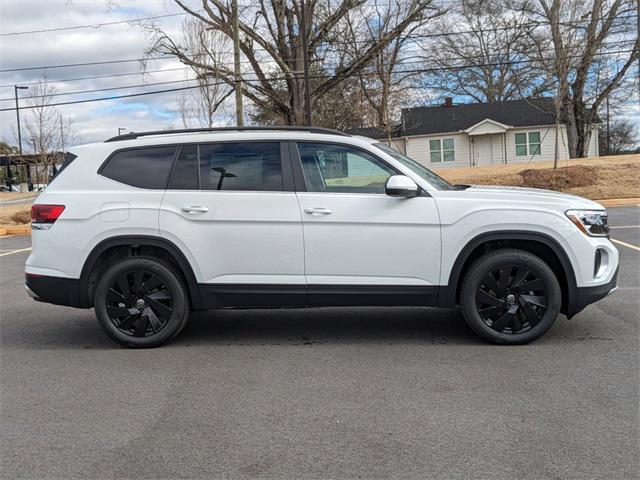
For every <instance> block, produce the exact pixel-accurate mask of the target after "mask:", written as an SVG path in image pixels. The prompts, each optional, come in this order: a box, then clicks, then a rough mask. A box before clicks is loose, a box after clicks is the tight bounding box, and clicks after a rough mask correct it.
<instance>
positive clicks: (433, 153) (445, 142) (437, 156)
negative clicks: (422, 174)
mask: <svg viewBox="0 0 640 480" xmlns="http://www.w3.org/2000/svg"><path fill="white" fill-rule="evenodd" d="M429 154H430V159H431V161H432V162H441V161H443V160H444V161H445V162H453V161H455V159H456V157H455V147H454V143H453V138H445V139H442V140H440V139H438V140H429Z"/></svg>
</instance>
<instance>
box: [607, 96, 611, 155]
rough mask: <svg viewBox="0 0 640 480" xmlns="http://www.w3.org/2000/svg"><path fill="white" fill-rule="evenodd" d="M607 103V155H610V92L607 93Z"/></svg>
mask: <svg viewBox="0 0 640 480" xmlns="http://www.w3.org/2000/svg"><path fill="white" fill-rule="evenodd" d="M606 105H607V155H609V153H610V150H609V144H610V142H609V139H610V138H611V137H609V135H610V133H611V132H610V131H609V130H610V128H609V127H610V126H609V94H608V93H607V104H606Z"/></svg>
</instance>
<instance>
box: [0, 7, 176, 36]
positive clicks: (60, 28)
mask: <svg viewBox="0 0 640 480" xmlns="http://www.w3.org/2000/svg"><path fill="white" fill-rule="evenodd" d="M182 15H187V12H181V13H169V14H167V15H154V16H151V17H139V18H132V19H130V20H118V21H115V22H103V23H94V24H90V25H73V26H70V27H58V28H44V29H41V30H29V31H26V32H8V33H0V37H13V36H16V35H30V34H32V33H48V32H61V31H64V30H80V29H83V28H94V29H98V28H102V27H107V26H109V25H120V24H123V23H132V22H139V21H141V20H156V19H158V18H168V17H177V16H182Z"/></svg>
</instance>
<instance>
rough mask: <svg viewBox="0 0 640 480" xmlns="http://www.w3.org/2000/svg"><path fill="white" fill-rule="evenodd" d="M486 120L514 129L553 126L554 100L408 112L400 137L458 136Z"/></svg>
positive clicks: (464, 105) (405, 115)
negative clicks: (447, 134) (437, 134)
mask: <svg viewBox="0 0 640 480" xmlns="http://www.w3.org/2000/svg"><path fill="white" fill-rule="evenodd" d="M485 119H490V120H494V121H495V122H499V123H501V124H504V125H509V126H512V127H530V126H537V125H552V124H554V123H555V114H554V103H553V98H533V99H526V100H509V101H506V102H495V103H471V104H463V105H453V106H450V107H445V106H437V107H415V108H406V109H403V110H402V120H403V122H402V123H403V129H402V134H401V135H402V136H410V135H428V134H432V133H444V132H457V131H459V130H466V129H468V128H469V127H472V126H474V125H476V124H478V123H480V122H482V121H483V120H485Z"/></svg>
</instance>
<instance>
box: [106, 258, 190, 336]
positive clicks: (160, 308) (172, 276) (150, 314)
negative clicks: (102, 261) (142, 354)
mask: <svg viewBox="0 0 640 480" xmlns="http://www.w3.org/2000/svg"><path fill="white" fill-rule="evenodd" d="M94 306H95V311H96V316H97V318H98V323H99V324H100V326H101V327H102V329H103V330H104V331H105V333H106V334H107V335H108V336H109V337H110V338H111V339H112V340H114V341H116V342H118V343H120V344H122V345H126V346H128V347H136V348H147V347H157V346H160V345H162V344H163V343H166V342H168V341H169V340H171V339H172V338H174V337H175V336H176V335H177V334H178V333H180V330H182V328H183V327H184V326H185V325H186V323H187V321H188V319H189V313H190V311H189V310H190V309H189V301H188V297H187V292H186V288H185V286H184V283H183V281H182V279H181V278H180V275H179V273H178V272H176V271H175V269H174V268H173V267H171V266H170V265H168V264H166V263H164V262H162V261H160V260H158V259H155V258H150V257H132V258H128V259H126V260H122V261H120V262H118V263H116V264H115V265H113V266H112V267H110V268H109V269H108V270H107V271H106V272H105V273H104V275H102V277H101V279H100V281H99V282H98V285H97V287H96V293H95V297H94Z"/></svg>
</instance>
